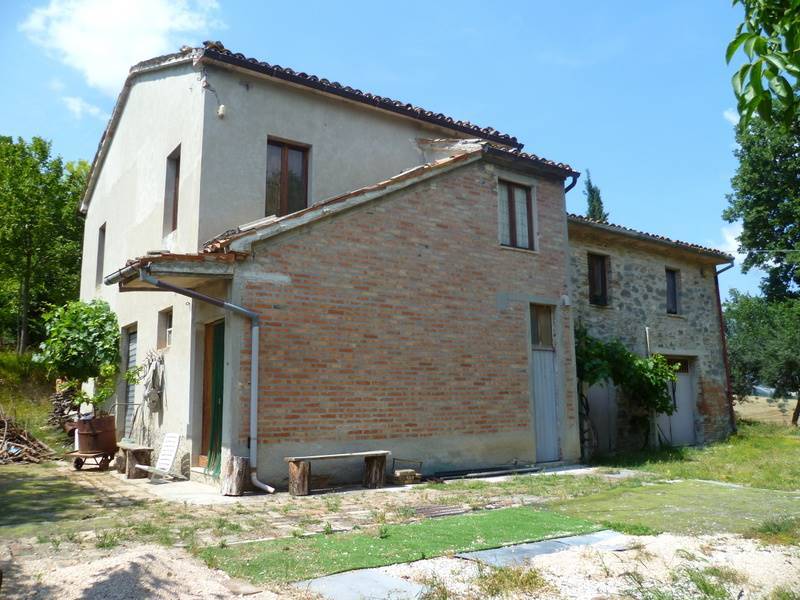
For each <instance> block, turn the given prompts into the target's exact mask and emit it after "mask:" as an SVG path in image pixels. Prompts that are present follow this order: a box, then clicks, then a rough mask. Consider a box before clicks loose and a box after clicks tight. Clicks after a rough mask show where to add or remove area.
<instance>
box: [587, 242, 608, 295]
mask: <svg viewBox="0 0 800 600" xmlns="http://www.w3.org/2000/svg"><path fill="white" fill-rule="evenodd" d="M588 262H589V303H590V304H595V305H597V306H608V257H607V256H603V255H601V254H591V253H590V254H589V255H588Z"/></svg>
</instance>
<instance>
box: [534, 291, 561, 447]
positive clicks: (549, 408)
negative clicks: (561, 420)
mask: <svg viewBox="0 0 800 600" xmlns="http://www.w3.org/2000/svg"><path fill="white" fill-rule="evenodd" d="M530 349H531V352H530V368H529V372H530V378H531V381H530V389H531V395H532V398H531V400H532V402H533V421H534V423H533V424H534V432H535V435H536V462H537V463H540V462H553V461H557V460H559V459H560V458H561V452H560V448H559V435H558V395H557V386H556V347H555V341H554V336H553V307H552V306H550V305H548V304H531V305H530Z"/></svg>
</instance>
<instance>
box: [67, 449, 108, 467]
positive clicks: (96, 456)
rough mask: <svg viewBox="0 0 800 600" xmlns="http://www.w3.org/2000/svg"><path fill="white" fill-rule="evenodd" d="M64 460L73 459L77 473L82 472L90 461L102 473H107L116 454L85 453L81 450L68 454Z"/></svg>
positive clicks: (101, 452)
mask: <svg viewBox="0 0 800 600" xmlns="http://www.w3.org/2000/svg"><path fill="white" fill-rule="evenodd" d="M64 458H65V459H70V458H71V459H72V466H73V467H74V468H75V470H76V471H80V470H81V469H82V468H83V465H85V464H89V463H88V462H87V461H90V460H91V461H93V462H92V463H91V464H94V465H95V466H97V468H98V469H100V470H101V471H105V470H107V469H108V465H110V464H111V461H112V460H113V459H114V454H113V453H109V452H103V451H90V452H83V451H81V450H73V451H72V452H67V453H66V454H65V455H64Z"/></svg>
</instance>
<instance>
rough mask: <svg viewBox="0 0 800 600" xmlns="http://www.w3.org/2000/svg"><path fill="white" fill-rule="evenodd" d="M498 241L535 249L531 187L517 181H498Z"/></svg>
mask: <svg viewBox="0 0 800 600" xmlns="http://www.w3.org/2000/svg"><path fill="white" fill-rule="evenodd" d="M498 192H499V198H498V216H499V227H500V243H501V244H502V245H503V246H510V247H512V248H525V249H526V250H535V243H534V237H535V235H534V227H533V199H532V194H531V188H530V187H528V186H525V185H520V184H518V183H511V182H509V181H500V182H499V183H498Z"/></svg>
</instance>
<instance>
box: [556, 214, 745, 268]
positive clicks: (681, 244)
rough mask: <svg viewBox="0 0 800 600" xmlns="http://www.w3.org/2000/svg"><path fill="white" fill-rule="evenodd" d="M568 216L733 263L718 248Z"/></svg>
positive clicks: (578, 216) (582, 221)
mask: <svg viewBox="0 0 800 600" xmlns="http://www.w3.org/2000/svg"><path fill="white" fill-rule="evenodd" d="M568 216H569V220H570V221H572V222H574V223H581V224H585V225H591V226H594V227H597V228H600V229H605V230H606V231H610V232H615V233H621V234H623V235H630V236H636V237H642V238H645V239H648V240H652V241H654V242H659V243H662V244H670V245H672V246H677V247H679V248H685V249H687V250H692V251H695V252H701V253H704V254H712V255H714V256H718V257H720V258H725V259H728V260H729V261H733V256H731V255H730V254H728V253H727V252H723V251H722V250H717V249H716V248H709V247H708V246H701V245H699V244H692V243H691V242H682V241H680V240H674V239H672V238H668V237H666V236H664V235H658V234H655V233H647V232H646V231H639V230H638V229H631V228H630V227H625V226H623V225H615V224H614V223H603V222H601V221H596V220H594V219H590V218H588V217H584V216H581V215H575V214H570V215H568Z"/></svg>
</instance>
